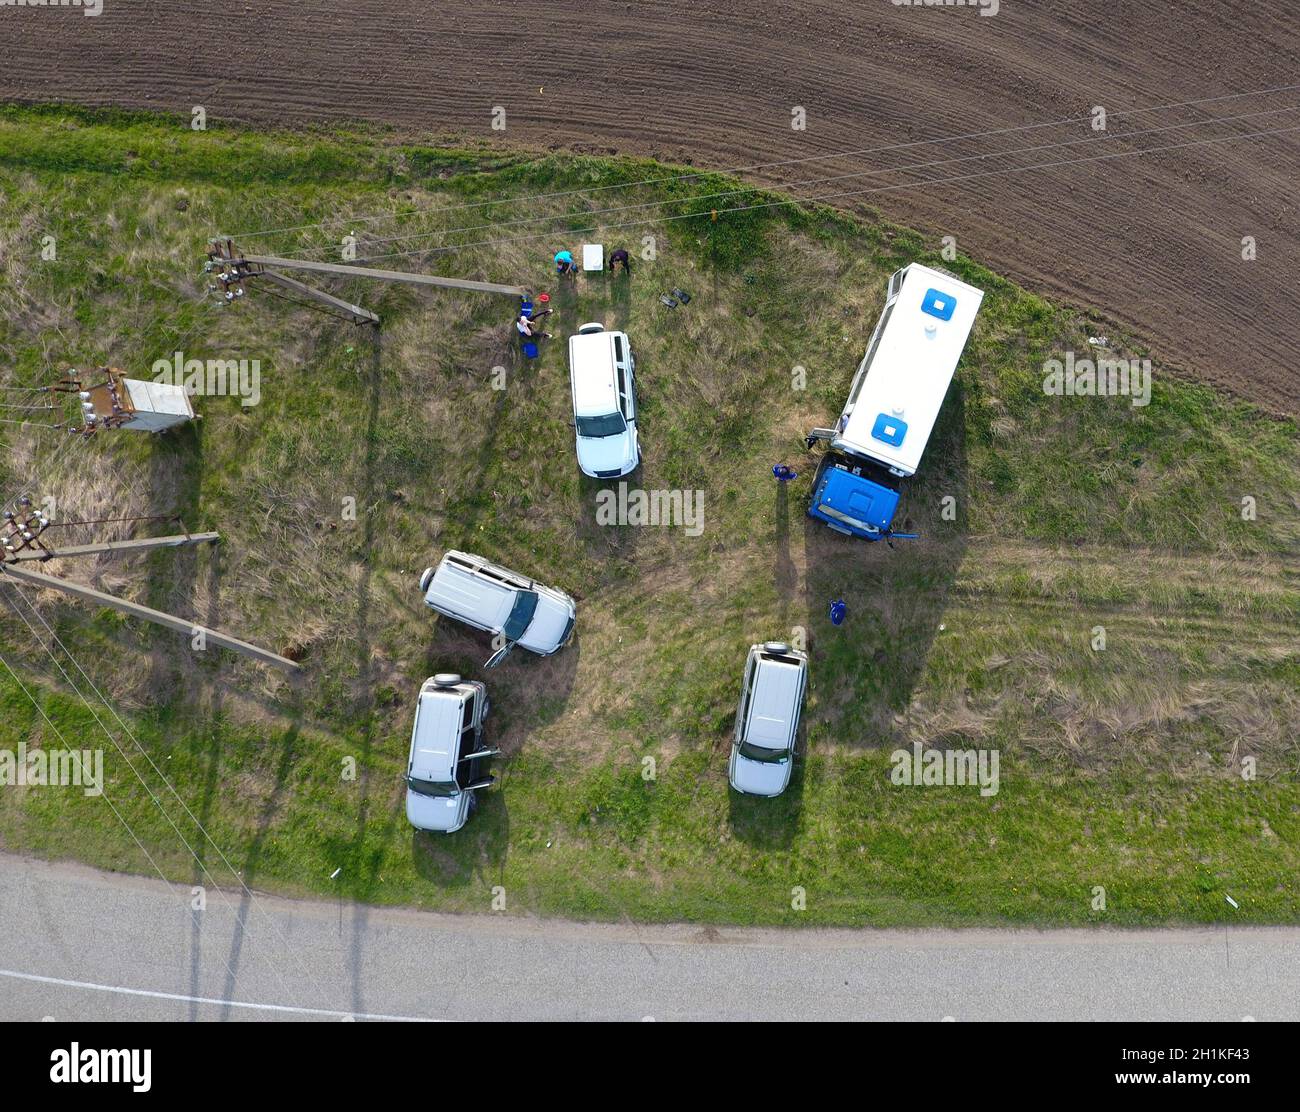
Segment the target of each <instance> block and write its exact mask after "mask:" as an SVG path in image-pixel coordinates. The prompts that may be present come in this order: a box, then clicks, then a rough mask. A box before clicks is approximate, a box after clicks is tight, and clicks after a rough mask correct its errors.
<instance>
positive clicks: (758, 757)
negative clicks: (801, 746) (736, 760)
mask: <svg viewBox="0 0 1300 1112" xmlns="http://www.w3.org/2000/svg"><path fill="white" fill-rule="evenodd" d="M740 755H741V756H742V757H745V758H747V759H748V760H751V761H760V762H762V763H763V764H784V763H785V760H786V757H787V756H788V754H787V753H786V751H785V750H784V749H764V748H763V746H761V745H754V744H753V743H752V742H748V741H742V742H741V743H740Z"/></svg>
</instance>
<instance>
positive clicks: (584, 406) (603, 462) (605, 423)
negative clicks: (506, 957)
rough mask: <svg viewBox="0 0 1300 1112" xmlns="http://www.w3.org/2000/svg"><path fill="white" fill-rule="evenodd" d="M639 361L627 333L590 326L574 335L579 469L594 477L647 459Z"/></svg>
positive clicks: (615, 474)
mask: <svg viewBox="0 0 1300 1112" xmlns="http://www.w3.org/2000/svg"><path fill="white" fill-rule="evenodd" d="M635 371H636V360H635V359H633V358H632V345H631V344H630V343H629V342H628V338H627V333H626V332H606V331H605V326H604V325H603V324H584V325H583V326H582V327H581V328H579V329H578V332H577V335H575V336H570V337H569V386H570V388H571V390H572V393H573V427H574V430H575V435H576V437H577V450H578V467H579V468H580V469H581V471H582V473H583V474H584V475H590V476H591V477H592V478H593V479H616V478H619V477H620V476H623V475H627V474H630V473H631V472H633V471H635V470H636V468H637V465H638V464H639V463H640V462H641V447H640V444H639V443H638V442H637V431H636V381H635V379H634V374H635Z"/></svg>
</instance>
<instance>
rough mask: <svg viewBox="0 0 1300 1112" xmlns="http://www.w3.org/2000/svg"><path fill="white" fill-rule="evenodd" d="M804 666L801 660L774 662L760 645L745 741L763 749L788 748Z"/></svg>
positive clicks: (797, 706)
mask: <svg viewBox="0 0 1300 1112" xmlns="http://www.w3.org/2000/svg"><path fill="white" fill-rule="evenodd" d="M751 651H752V650H751ZM804 667H805V665H804V663H803V662H802V661H797V660H775V659H773V658H772V657H771V656H769V655H768V654H767V653H766V651H765V650H763V649H762V648H761V646H760V652H759V656H758V659H757V661H756V662H755V665H754V676H753V681H752V688H751V692H750V699H749V714H748V719H747V721H746V723H745V734H744V740H745V741H747V742H749V743H751V744H752V745H761V746H762V747H763V748H765V749H785V748H788V747H789V745H790V743H791V741H792V737H791V733H792V731H791V728H790V727H791V725H792V723H793V722H794V718H795V714H796V712H797V711H798V709H799V697H800V692H801V690H802V684H803V671H804Z"/></svg>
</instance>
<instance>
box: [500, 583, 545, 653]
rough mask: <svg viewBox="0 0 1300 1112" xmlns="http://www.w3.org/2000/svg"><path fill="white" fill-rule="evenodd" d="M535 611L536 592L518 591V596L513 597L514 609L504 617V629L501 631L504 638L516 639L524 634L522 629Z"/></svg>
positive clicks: (531, 618)
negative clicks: (508, 615)
mask: <svg viewBox="0 0 1300 1112" xmlns="http://www.w3.org/2000/svg"><path fill="white" fill-rule="evenodd" d="M536 612H537V592H536V591H520V592H519V596H518V598H516V599H515V605H514V609H513V610H511V611H510V617H508V618H507V619H506V625H505V629H503V630H502V631H501V632H502V633H504V634H505V635H506V640H507V641H518V640H519V638H521V637H522V636H523V635H524V630H526V629H527V628H528V623H529V622H531V621H532V620H533V615H534V614H535V613H536Z"/></svg>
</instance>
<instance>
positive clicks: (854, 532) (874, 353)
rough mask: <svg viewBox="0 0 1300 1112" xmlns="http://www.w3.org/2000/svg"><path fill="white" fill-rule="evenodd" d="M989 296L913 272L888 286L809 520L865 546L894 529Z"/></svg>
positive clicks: (833, 434)
mask: <svg viewBox="0 0 1300 1112" xmlns="http://www.w3.org/2000/svg"><path fill="white" fill-rule="evenodd" d="M983 300H984V291H983V290H979V289H976V288H975V287H974V286H970V285H967V284H966V283H965V282H962V281H960V280H959V279H957V278H955V277H954V276H953V275H951V274H949V273H947V272H946V271H942V270H935V269H933V268H931V267H926V266H921V265H920V264H919V263H912V264H911V265H909V266H905V267H903V268H902V269H901V270H899V271H896V272H895V273H894V275H893V277H891V278H890V280H889V288H888V291H887V293H886V297H885V307H884V309H883V311H882V312H881V314H880V320H879V321H878V322H877V323H876V328H875V331H874V332H873V333H872V335H871V341H870V343H868V345H867V351H866V354H865V355H864V356H863V357H862V362H861V363H860V364H859V365H858V370H857V374H855V375H854V377H853V385H852V386H851V387H850V388H849V397H848V400H847V401H846V402H845V403H844V409H843V411H842V412H841V414H840V418H839V420H838V421H837V422H836V424H835V427H834V428H831V429H813V430H812V432H810V433H809V434H808V436H807V437H805V441H806V443H807V444H808V447H809V448H811V447H812V446H813V445H814V444H815V443H817V442H818V441H824V442H826V443H827V445H828V446H829V450H828V451H827V452H826V454H825V456H823V458H822V460H821V463H820V465H819V466H818V468H817V473H816V477H815V479H814V481H813V490H812V498H811V500H810V501H809V504H808V515H809V516H810V517H812V518H814V519H816V520H818V521H822V522H825V523H826V524H827V525H828V526H829V527H830V528H832V529H835V530H837V531H838V532H841V533H845V534H847V535H849V536H853V537H861V538H863V539H865V540H872V541H876V540H883V539H885V538H886V537H890V536H901V535H902V534H899V533H895V532H894V529H893V523H894V515H895V514H896V512H897V510H898V503H899V499H900V497H901V488H900V485H899V482H900V480H902V479H905V478H907V477H908V476H910V475H913V474H915V473H916V469H917V467H918V466H920V463H921V456H922V454H923V453H924V451H925V447H926V445H927V444H928V443H929V440H930V434H931V432H932V431H933V430H934V424H935V421H936V420H937V418H938V416H939V410H940V409H941V408H942V407H943V400H944V398H945V396H946V395H947V393H948V386H949V384H950V383H951V382H952V376H953V373H954V372H955V371H956V369H957V362H958V360H959V359H960V358H961V353H962V351H963V350H964V349H965V347H966V340H967V338H968V337H969V336H970V331H971V328H972V327H973V326H974V324H975V317H976V315H977V314H978V312H979V307H980V303H981V302H982V301H983Z"/></svg>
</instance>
